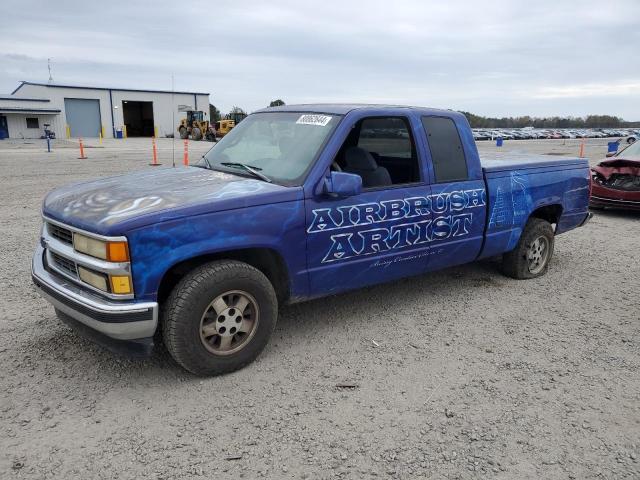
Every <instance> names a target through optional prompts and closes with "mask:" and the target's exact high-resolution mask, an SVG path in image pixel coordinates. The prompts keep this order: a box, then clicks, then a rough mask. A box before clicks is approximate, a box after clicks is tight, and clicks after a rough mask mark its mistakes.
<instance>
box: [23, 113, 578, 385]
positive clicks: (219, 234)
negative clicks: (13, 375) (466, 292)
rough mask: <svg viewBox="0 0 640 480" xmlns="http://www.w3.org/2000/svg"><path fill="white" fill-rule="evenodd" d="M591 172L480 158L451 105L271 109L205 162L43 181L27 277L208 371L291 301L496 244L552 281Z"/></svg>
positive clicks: (62, 302) (517, 273)
mask: <svg viewBox="0 0 640 480" xmlns="http://www.w3.org/2000/svg"><path fill="white" fill-rule="evenodd" d="M589 178H590V174H589V167H588V164H587V161H586V160H584V159H574V158H563V159H554V160H550V159H549V158H544V157H536V156H523V155H514V156H511V157H496V158H494V159H490V160H483V161H481V160H480V157H479V155H478V151H477V149H476V145H475V143H474V139H473V134H472V132H471V129H470V128H469V124H468V123H467V121H466V119H465V117H464V116H463V115H461V114H459V113H456V112H452V111H448V110H434V109H428V108H414V107H396V106H372V105H297V106H282V107H276V108H269V109H265V110H261V111H258V112H256V113H254V114H252V115H250V116H249V117H247V118H246V119H245V120H244V121H242V122H241V123H240V124H239V125H238V126H237V127H236V128H234V129H233V130H232V131H231V132H230V133H229V134H228V135H227V136H225V137H224V138H223V139H222V140H221V141H220V142H218V143H217V144H216V145H215V146H214V147H213V148H212V149H211V150H210V151H209V152H208V153H207V154H206V155H204V156H203V157H202V159H201V160H200V161H199V162H198V163H197V164H196V165H192V166H190V167H188V168H162V169H148V170H146V171H142V172H138V173H132V174H128V175H122V176H117V177H112V178H106V179H99V180H95V181H91V182H87V183H80V184H75V185H70V186H67V187H63V188H60V189H58V190H55V191H53V192H51V193H50V194H49V195H48V196H47V197H46V198H45V200H44V202H43V209H42V210H43V227H42V234H41V239H40V243H39V245H38V246H37V248H36V251H35V255H34V257H33V264H32V277H33V281H34V282H35V285H36V286H37V287H38V289H39V290H40V291H41V293H42V295H44V297H45V298H47V299H48V300H49V302H51V303H52V304H53V305H54V307H55V309H56V312H57V314H58V317H59V318H60V319H61V320H62V321H64V322H65V323H67V324H69V325H71V326H72V327H74V328H75V329H77V330H79V331H80V332H82V333H84V334H86V335H87V336H89V337H91V338H92V339H94V340H96V341H97V342H99V343H101V344H103V345H105V346H107V347H108V348H110V349H111V350H114V351H126V352H128V353H132V354H139V355H145V354H148V353H149V352H150V351H151V350H152V348H153V345H154V340H155V341H156V342H158V341H162V342H163V343H164V345H165V346H166V348H167V350H168V351H169V353H170V354H171V356H172V357H173V358H174V359H175V360H176V361H177V362H178V363H179V364H180V365H182V366H183V367H184V368H185V369H187V370H189V371H191V372H193V373H195V374H198V375H215V374H220V373H225V372H230V371H233V370H236V369H238V368H241V367H243V366H244V365H246V364H247V363H249V362H251V361H252V360H253V359H255V358H256V356H257V355H258V354H259V353H260V352H261V350H262V349H263V348H264V347H265V345H266V344H267V342H268V340H269V337H270V335H271V333H272V331H273V329H274V327H275V324H276V319H277V316H278V306H279V305H282V304H285V303H292V302H299V301H303V300H307V299H311V298H317V297H322V296H326V295H332V294H336V293H339V292H344V291H347V290H351V289H355V288H361V287H365V286H367V285H373V284H378V283H381V282H387V281H390V280H394V279H398V278H401V277H407V276H411V275H418V274H422V273H425V272H429V271H432V270H438V269H442V268H446V267H450V266H453V265H459V264H463V263H467V262H473V261H475V260H478V259H482V258H487V257H494V256H498V255H501V256H502V265H503V271H504V273H505V274H506V275H508V276H510V277H513V278H516V279H526V278H535V277H538V276H540V275H543V274H544V273H545V272H546V271H547V269H548V267H549V262H550V260H551V257H552V254H553V247H554V237H555V235H558V234H560V233H564V232H566V231H568V230H571V229H573V228H575V227H579V226H581V225H583V224H584V223H585V222H586V221H587V220H588V219H589V218H590V215H589V212H588V203H589V189H590V181H589ZM373 321H375V319H374V320H373Z"/></svg>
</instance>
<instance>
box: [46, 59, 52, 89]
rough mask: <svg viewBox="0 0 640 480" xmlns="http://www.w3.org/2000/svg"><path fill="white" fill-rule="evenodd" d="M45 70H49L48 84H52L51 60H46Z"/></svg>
mask: <svg viewBox="0 0 640 480" xmlns="http://www.w3.org/2000/svg"><path fill="white" fill-rule="evenodd" d="M47 68H48V69H49V83H53V77H52V76H51V59H50V58H47Z"/></svg>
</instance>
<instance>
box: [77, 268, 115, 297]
mask: <svg viewBox="0 0 640 480" xmlns="http://www.w3.org/2000/svg"><path fill="white" fill-rule="evenodd" d="M78 275H79V276H80V279H81V280H82V281H83V282H86V283H88V284H89V285H91V286H93V287H96V288H97V289H98V290H102V291H104V292H108V291H109V286H108V284H107V276H106V275H105V274H103V273H98V272H94V271H92V270H89V269H88V268H84V267H80V266H78Z"/></svg>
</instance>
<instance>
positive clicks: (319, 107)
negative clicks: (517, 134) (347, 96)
mask: <svg viewBox="0 0 640 480" xmlns="http://www.w3.org/2000/svg"><path fill="white" fill-rule="evenodd" d="M398 108H402V109H407V110H415V111H418V112H419V113H424V114H426V115H443V114H444V115H446V116H452V115H461V114H460V113H458V112H455V111H453V110H442V109H437V108H427V107H412V106H409V105H377V104H366V103H306V104H305V103H303V104H299V105H282V106H280V107H267V108H263V109H260V110H257V111H256V112H254V113H261V112H312V113H330V114H334V115H345V114H347V113H349V112H351V111H352V110H371V111H376V112H379V111H380V110H385V109H396V110H397V109H398Z"/></svg>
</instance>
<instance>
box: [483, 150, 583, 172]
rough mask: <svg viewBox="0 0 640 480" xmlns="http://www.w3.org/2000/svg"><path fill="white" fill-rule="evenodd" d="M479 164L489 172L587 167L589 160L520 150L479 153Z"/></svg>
mask: <svg viewBox="0 0 640 480" xmlns="http://www.w3.org/2000/svg"><path fill="white" fill-rule="evenodd" d="M480 164H481V165H482V169H483V170H484V172H485V173H487V174H491V173H498V172H511V171H513V170H531V169H545V170H556V169H561V170H564V169H565V168H567V167H569V168H581V167H582V168H584V167H588V165H589V162H588V161H587V159H585V158H577V157H564V156H562V157H561V156H558V157H554V156H550V155H531V154H530V153H522V152H504V153H503V152H492V153H488V154H485V155H481V156H480ZM489 176H491V175H489Z"/></svg>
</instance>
